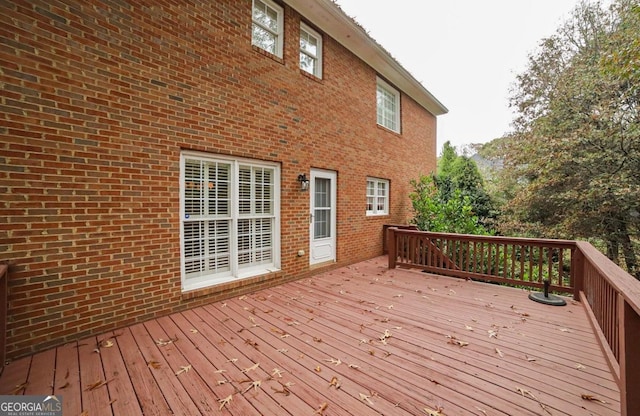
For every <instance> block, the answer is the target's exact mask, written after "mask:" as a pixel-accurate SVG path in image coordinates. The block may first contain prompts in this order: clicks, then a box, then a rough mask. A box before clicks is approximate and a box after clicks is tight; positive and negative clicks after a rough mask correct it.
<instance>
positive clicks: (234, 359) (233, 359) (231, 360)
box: [225, 358, 238, 363]
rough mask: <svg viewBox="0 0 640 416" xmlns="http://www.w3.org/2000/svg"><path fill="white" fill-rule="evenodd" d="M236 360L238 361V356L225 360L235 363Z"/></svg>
mask: <svg viewBox="0 0 640 416" xmlns="http://www.w3.org/2000/svg"><path fill="white" fill-rule="evenodd" d="M236 361H238V359H237V358H232V359H230V360H227V361H225V362H227V363H235V362H236Z"/></svg>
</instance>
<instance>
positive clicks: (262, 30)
mask: <svg viewBox="0 0 640 416" xmlns="http://www.w3.org/2000/svg"><path fill="white" fill-rule="evenodd" d="M283 15H284V11H283V9H282V7H280V6H278V5H277V4H275V3H274V2H272V1H270V0H253V17H252V19H253V24H252V28H251V43H252V44H253V45H256V46H257V47H259V48H261V49H264V50H265V51H267V52H269V53H272V54H273V55H276V56H278V57H280V58H282V44H283V37H284V35H283V33H284V30H283V28H284V23H283Z"/></svg>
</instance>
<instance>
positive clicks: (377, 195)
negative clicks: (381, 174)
mask: <svg viewBox="0 0 640 416" xmlns="http://www.w3.org/2000/svg"><path fill="white" fill-rule="evenodd" d="M388 213H389V181H388V180H386V179H378V178H367V215H386V214H388Z"/></svg>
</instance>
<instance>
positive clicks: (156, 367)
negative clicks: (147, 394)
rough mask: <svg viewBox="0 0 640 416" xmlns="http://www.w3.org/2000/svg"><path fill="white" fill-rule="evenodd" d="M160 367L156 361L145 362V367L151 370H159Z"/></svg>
mask: <svg viewBox="0 0 640 416" xmlns="http://www.w3.org/2000/svg"><path fill="white" fill-rule="evenodd" d="M161 366H162V365H161V364H160V363H159V362H157V361H153V360H151V361H147V367H149V368H153V369H156V370H157V369H158V368H160V367H161Z"/></svg>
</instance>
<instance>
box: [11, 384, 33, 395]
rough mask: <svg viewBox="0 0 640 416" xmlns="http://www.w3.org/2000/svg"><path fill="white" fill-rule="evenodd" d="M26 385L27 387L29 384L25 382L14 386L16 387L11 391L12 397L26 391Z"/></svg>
mask: <svg viewBox="0 0 640 416" xmlns="http://www.w3.org/2000/svg"><path fill="white" fill-rule="evenodd" d="M28 385H29V382H28V381H25V382H24V383H22V384H16V386H15V387H14V389H13V390H11V394H13V395H16V394H18V393H19V392H21V391H23V390H24V389H26V388H27V386H28Z"/></svg>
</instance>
